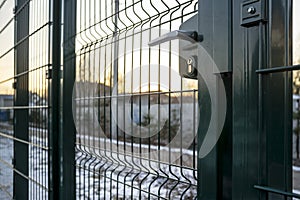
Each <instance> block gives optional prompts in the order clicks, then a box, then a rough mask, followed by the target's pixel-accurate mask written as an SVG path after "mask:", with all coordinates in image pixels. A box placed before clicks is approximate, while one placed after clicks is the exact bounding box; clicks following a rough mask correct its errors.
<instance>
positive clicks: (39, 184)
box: [0, 157, 50, 192]
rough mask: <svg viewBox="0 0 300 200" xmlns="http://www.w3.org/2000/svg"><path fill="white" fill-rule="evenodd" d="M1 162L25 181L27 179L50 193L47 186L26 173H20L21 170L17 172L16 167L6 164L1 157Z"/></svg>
mask: <svg viewBox="0 0 300 200" xmlns="http://www.w3.org/2000/svg"><path fill="white" fill-rule="evenodd" d="M0 162H2V163H3V164H5V165H6V166H7V167H8V168H10V169H12V170H13V171H14V172H16V173H17V174H19V175H20V176H21V177H23V178H24V179H27V180H29V181H31V182H33V183H35V184H36V185H38V186H39V187H41V188H43V189H44V190H46V191H48V192H49V191H50V190H49V189H48V188H47V187H46V186H44V185H43V184H41V183H39V182H37V181H36V180H34V179H33V178H31V177H30V176H27V175H25V174H24V173H22V172H20V171H19V170H17V169H16V168H14V166H13V165H12V164H10V163H8V162H6V161H5V160H3V159H2V158H1V157H0Z"/></svg>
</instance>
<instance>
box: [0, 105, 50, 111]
mask: <svg viewBox="0 0 300 200" xmlns="http://www.w3.org/2000/svg"><path fill="white" fill-rule="evenodd" d="M42 108H51V106H7V107H0V110H26V109H42Z"/></svg>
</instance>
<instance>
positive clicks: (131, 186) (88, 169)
mask: <svg viewBox="0 0 300 200" xmlns="http://www.w3.org/2000/svg"><path fill="white" fill-rule="evenodd" d="M75 166H76V167H79V168H81V169H84V170H86V171H89V172H93V173H95V174H97V175H99V176H100V177H101V176H102V177H105V178H107V179H109V180H112V181H115V182H117V183H121V184H122V185H125V186H128V187H130V188H134V189H136V190H140V191H142V192H144V193H147V194H150V195H152V196H155V197H158V198H159V199H166V200H168V198H164V197H162V196H159V195H157V194H154V193H151V192H149V191H146V190H144V189H142V188H139V187H136V186H133V185H130V184H127V183H126V182H120V181H119V180H116V179H114V178H112V177H109V176H107V175H106V174H105V175H102V174H101V173H99V172H96V171H92V170H90V168H87V167H85V166H81V165H75Z"/></svg>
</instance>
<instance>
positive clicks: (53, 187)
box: [48, 0, 61, 199]
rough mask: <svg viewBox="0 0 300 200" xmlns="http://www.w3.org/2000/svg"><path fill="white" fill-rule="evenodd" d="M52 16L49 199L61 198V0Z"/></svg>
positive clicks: (53, 10) (58, 0)
mask: <svg viewBox="0 0 300 200" xmlns="http://www.w3.org/2000/svg"><path fill="white" fill-rule="evenodd" d="M50 11H51V12H52V13H51V16H52V30H51V31H52V49H51V50H52V70H51V71H52V78H51V79H49V86H50V88H51V89H50V90H49V92H50V98H51V104H50V121H49V123H50V126H49V127H50V132H49V135H48V137H49V138H48V140H49V147H50V148H49V173H48V178H49V179H48V180H49V188H50V191H49V199H58V198H59V186H60V176H61V174H60V157H59V155H60V148H59V135H60V85H61V84H60V82H61V79H60V70H61V62H60V58H61V56H60V54H61V1H60V0H53V1H52V8H50Z"/></svg>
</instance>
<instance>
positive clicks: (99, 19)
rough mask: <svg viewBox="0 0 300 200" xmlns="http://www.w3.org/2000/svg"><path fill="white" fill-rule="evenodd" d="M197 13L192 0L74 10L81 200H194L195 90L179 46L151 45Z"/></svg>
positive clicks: (81, 5)
mask: <svg viewBox="0 0 300 200" xmlns="http://www.w3.org/2000/svg"><path fill="white" fill-rule="evenodd" d="M197 9H198V2H197V1H193V0H192V1H191V0H174V1H164V0H149V1H136V0H132V1H125V0H124V1H122V0H121V1H118V0H117V1H109V0H105V1H96V0H88V1H86V0H78V1H77V14H76V17H77V21H76V26H77V30H76V32H77V33H76V35H75V37H76V42H75V46H76V82H75V84H74V88H73V99H74V102H73V116H74V120H75V124H76V129H77V134H76V147H75V148H76V196H77V198H80V199H86V198H93V199H99V198H100V199H131V198H132V199H145V198H149V199H158V198H160V199H196V198H197V147H196V145H197V140H196V133H197V124H198V122H197V118H198V114H197V113H198V83H197V81H196V80H191V79H186V78H183V77H181V76H180V74H179V67H180V63H179V60H180V58H179V57H180V55H179V52H178V44H179V41H176V40H174V41H170V42H166V43H163V44H161V45H158V46H155V47H150V46H149V45H148V43H149V41H151V40H153V39H155V38H157V37H159V36H161V35H162V34H164V33H167V32H170V31H172V30H177V29H179V26H180V25H181V24H182V23H183V22H184V21H186V20H188V19H190V18H191V17H193V16H194V15H196V14H197Z"/></svg>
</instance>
